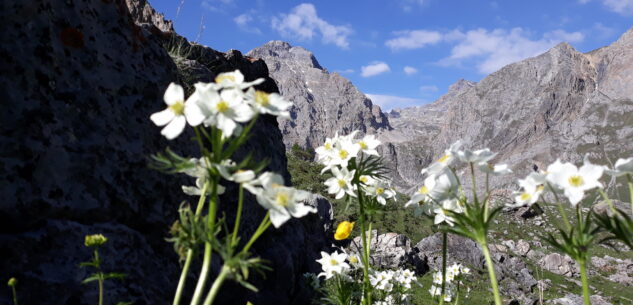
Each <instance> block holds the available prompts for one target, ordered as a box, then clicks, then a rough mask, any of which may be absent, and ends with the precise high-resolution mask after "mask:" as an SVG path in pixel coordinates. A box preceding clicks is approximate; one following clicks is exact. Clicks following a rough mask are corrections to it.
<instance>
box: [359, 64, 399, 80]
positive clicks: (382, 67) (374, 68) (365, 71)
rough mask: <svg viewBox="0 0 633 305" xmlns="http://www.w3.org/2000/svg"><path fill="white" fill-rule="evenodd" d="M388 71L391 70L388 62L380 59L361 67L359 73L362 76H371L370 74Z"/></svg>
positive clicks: (374, 74)
mask: <svg viewBox="0 0 633 305" xmlns="http://www.w3.org/2000/svg"><path fill="white" fill-rule="evenodd" d="M389 71H391V68H389V65H388V64H386V63H384V62H382V61H374V62H372V63H371V64H369V65H368V66H363V67H361V73H360V75H361V76H362V77H371V76H376V75H378V74H382V73H386V72H389Z"/></svg>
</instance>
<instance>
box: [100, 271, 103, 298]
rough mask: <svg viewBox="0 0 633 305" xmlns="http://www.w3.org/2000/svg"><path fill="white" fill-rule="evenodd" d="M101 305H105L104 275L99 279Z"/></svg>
mask: <svg viewBox="0 0 633 305" xmlns="http://www.w3.org/2000/svg"><path fill="white" fill-rule="evenodd" d="M99 305H103V273H102V274H100V277H99Z"/></svg>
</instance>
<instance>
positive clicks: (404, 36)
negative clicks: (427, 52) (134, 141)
mask: <svg viewBox="0 0 633 305" xmlns="http://www.w3.org/2000/svg"><path fill="white" fill-rule="evenodd" d="M394 34H395V35H396V36H398V37H396V38H394V39H390V40H387V41H386V42H385V45H386V46H388V47H389V48H390V49H391V50H392V51H396V50H403V49H419V48H423V47H425V46H426V45H429V44H436V43H438V42H440V41H441V40H442V34H440V33H439V32H435V31H427V30H415V31H398V32H395V33H394Z"/></svg>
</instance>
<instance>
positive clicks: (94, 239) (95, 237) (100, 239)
mask: <svg viewBox="0 0 633 305" xmlns="http://www.w3.org/2000/svg"><path fill="white" fill-rule="evenodd" d="M107 241H108V239H107V238H106V237H105V236H103V234H92V235H86V240H85V242H84V244H85V245H86V247H100V246H102V245H103V244H105V243H106V242H107Z"/></svg>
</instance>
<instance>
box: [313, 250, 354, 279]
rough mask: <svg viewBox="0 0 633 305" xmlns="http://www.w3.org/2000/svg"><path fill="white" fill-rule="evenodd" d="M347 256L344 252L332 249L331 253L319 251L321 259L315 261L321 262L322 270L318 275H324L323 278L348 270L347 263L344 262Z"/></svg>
mask: <svg viewBox="0 0 633 305" xmlns="http://www.w3.org/2000/svg"><path fill="white" fill-rule="evenodd" d="M346 258H347V254H346V253H338V251H334V253H332V254H328V253H327V252H323V251H321V259H318V260H317V262H318V263H319V264H321V268H322V269H323V272H321V273H319V277H321V276H325V279H329V278H331V277H332V276H334V275H335V274H343V273H345V272H346V271H347V270H349V268H350V267H349V265H348V264H347V263H346V262H345V259H346Z"/></svg>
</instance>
